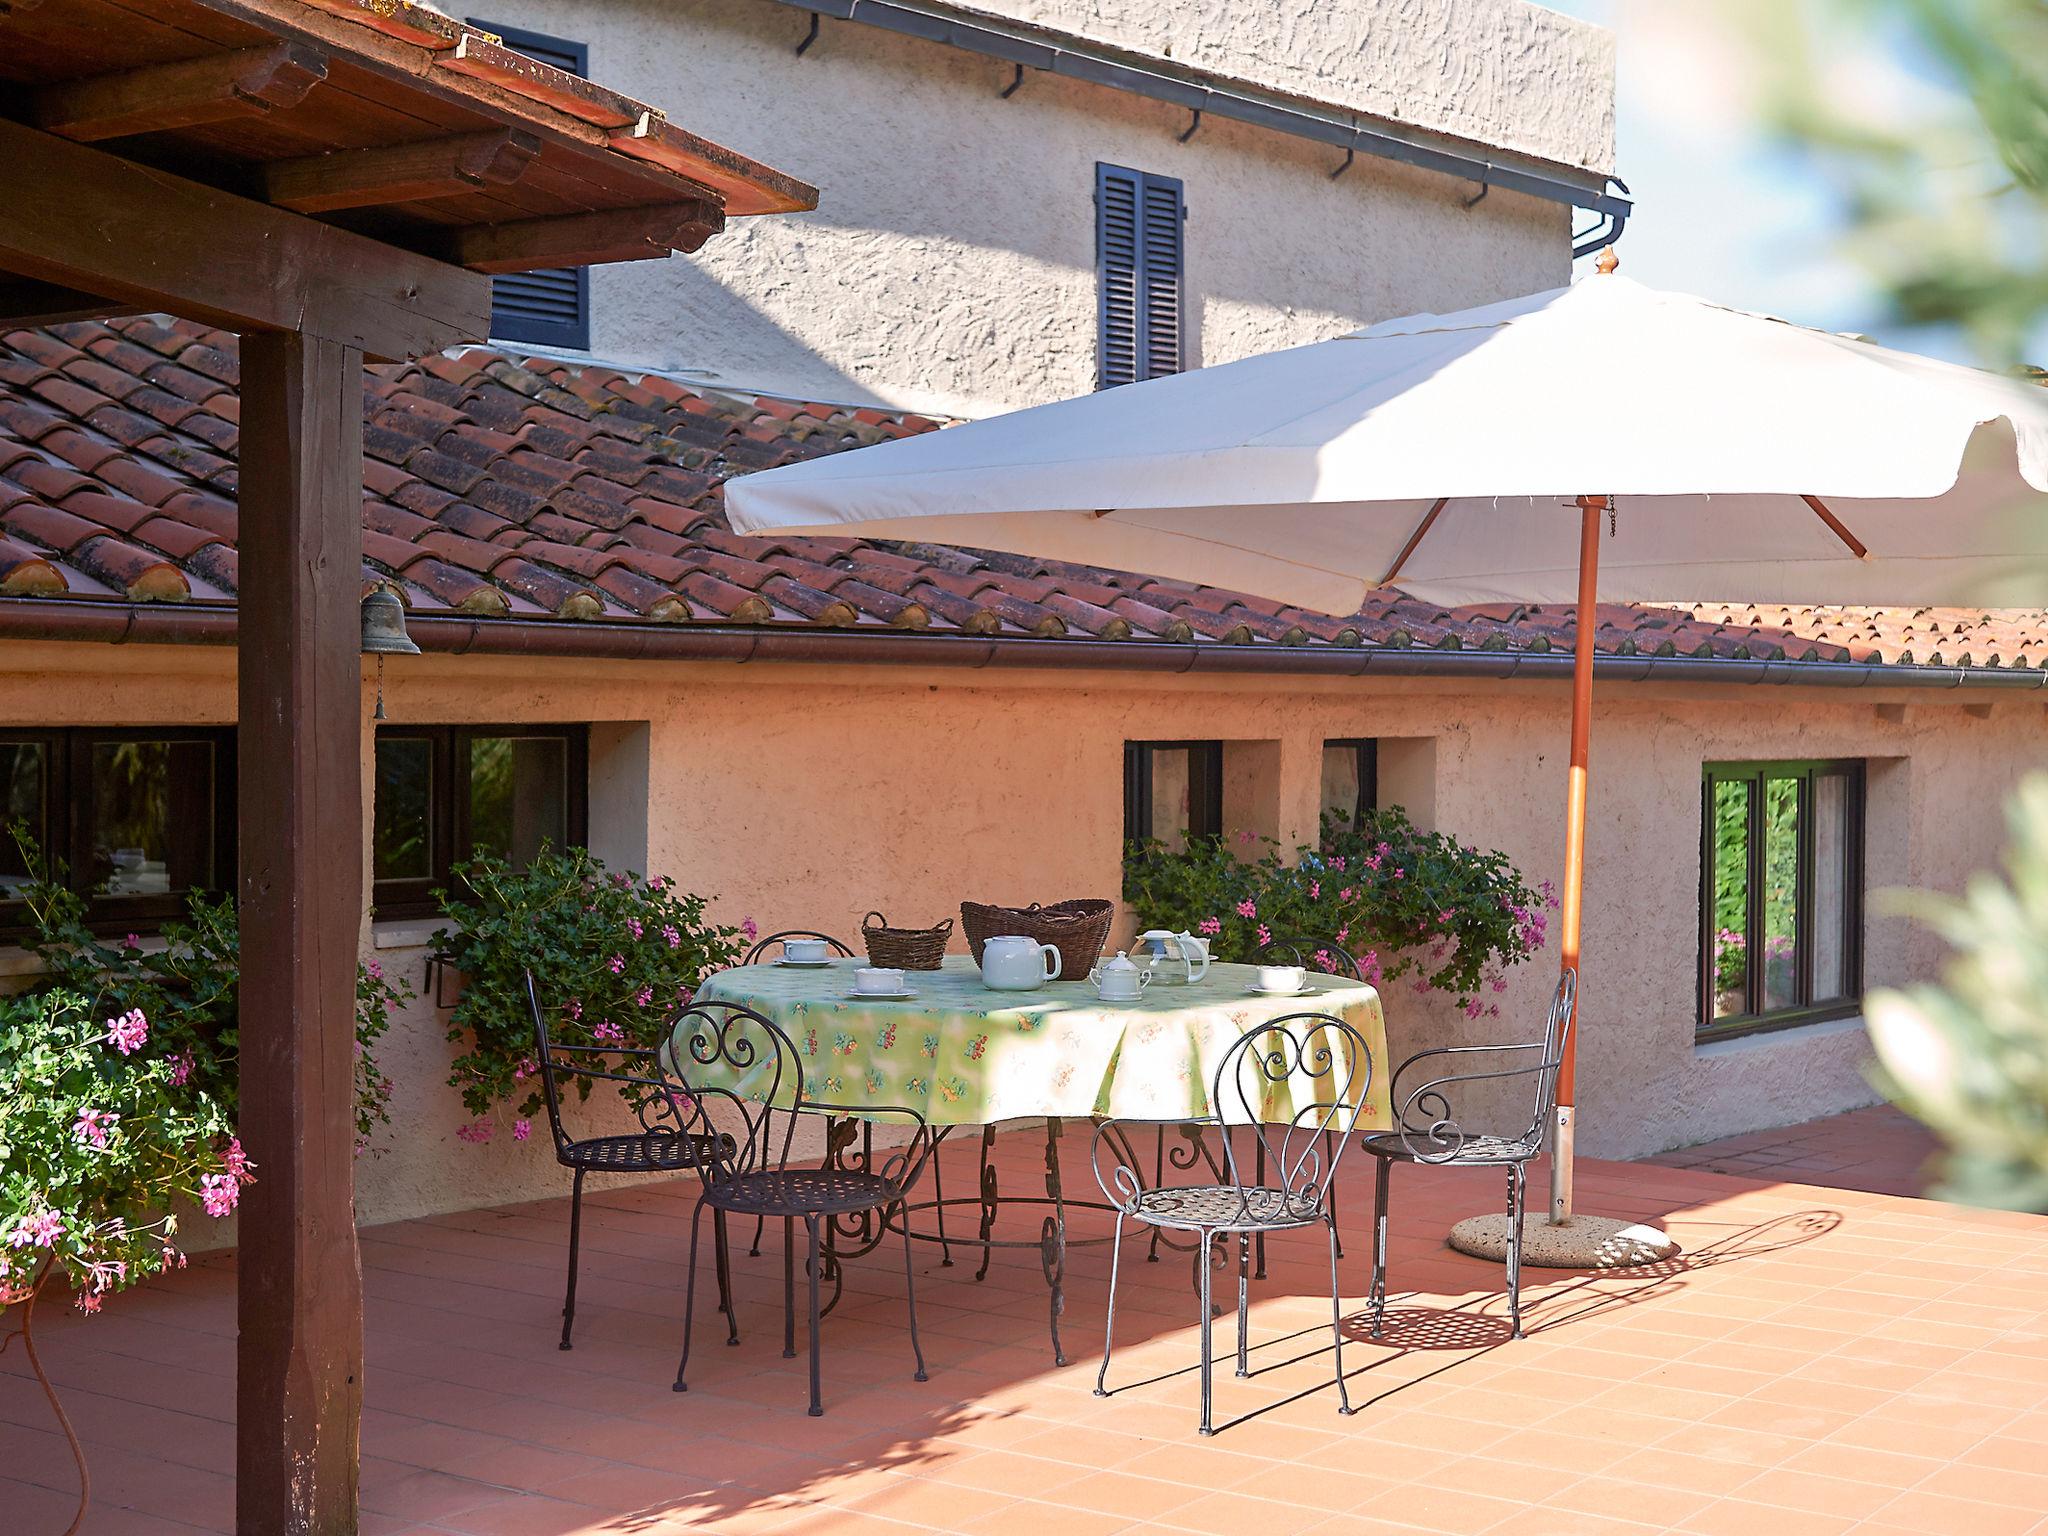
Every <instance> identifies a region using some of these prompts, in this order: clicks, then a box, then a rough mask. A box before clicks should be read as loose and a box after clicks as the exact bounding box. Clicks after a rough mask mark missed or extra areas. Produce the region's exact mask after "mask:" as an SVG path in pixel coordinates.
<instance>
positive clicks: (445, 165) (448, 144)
mask: <svg viewBox="0 0 2048 1536" xmlns="http://www.w3.org/2000/svg"><path fill="white" fill-rule="evenodd" d="M539 153H540V139H539V138H538V137H537V136H535V135H534V134H531V133H527V132H526V131H524V130H523V129H519V128H492V129H487V130H485V131H484V132H482V133H461V134H454V135H451V136H449V137H447V138H441V139H424V140H421V141H419V142H418V143H413V144H395V145H393V146H391V147H390V148H388V149H352V150H342V151H340V152H338V153H335V154H329V155H307V156H305V157H304V158H302V159H296V160H272V161H270V162H269V163H268V164H266V165H264V166H263V167H262V170H261V175H262V188H263V199H264V201H265V202H268V203H270V204H272V205H274V206H275V207H279V208H289V209H290V210H292V212H294V213H328V212H332V211H333V210H334V209H337V208H364V207H369V206H371V205H373V204H377V203H409V202H418V201H422V200H424V199H427V198H433V197H451V196H454V195H456V194H458V193H463V192H474V191H476V190H478V189H479V188H481V187H491V186H505V185H508V184H510V183H511V182H515V181H517V180H518V179H519V178H520V177H521V176H523V175H524V174H525V173H526V168H527V167H528V166H529V165H531V164H532V163H533V161H534V157H535V156H536V155H538V154H539Z"/></svg>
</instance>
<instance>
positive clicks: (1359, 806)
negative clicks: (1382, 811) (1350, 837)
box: [1323, 737, 1380, 826]
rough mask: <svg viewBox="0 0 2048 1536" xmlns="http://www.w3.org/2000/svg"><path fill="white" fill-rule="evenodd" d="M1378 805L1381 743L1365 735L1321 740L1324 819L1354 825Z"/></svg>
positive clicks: (1377, 807) (1376, 808)
mask: <svg viewBox="0 0 2048 1536" xmlns="http://www.w3.org/2000/svg"><path fill="white" fill-rule="evenodd" d="M1379 804H1380V744H1379V743H1378V742H1377V741H1373V740H1371V739H1370V738H1367V737H1349V738H1346V739H1345V740H1342V741H1326V742H1324V743H1323V820H1325V821H1334V822H1337V823H1338V824H1339V825H1346V824H1349V825H1353V826H1355V825H1357V823H1358V822H1359V821H1360V820H1361V819H1362V818H1363V817H1364V816H1365V814H1366V813H1367V812H1368V811H1376V810H1378V809H1379Z"/></svg>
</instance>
